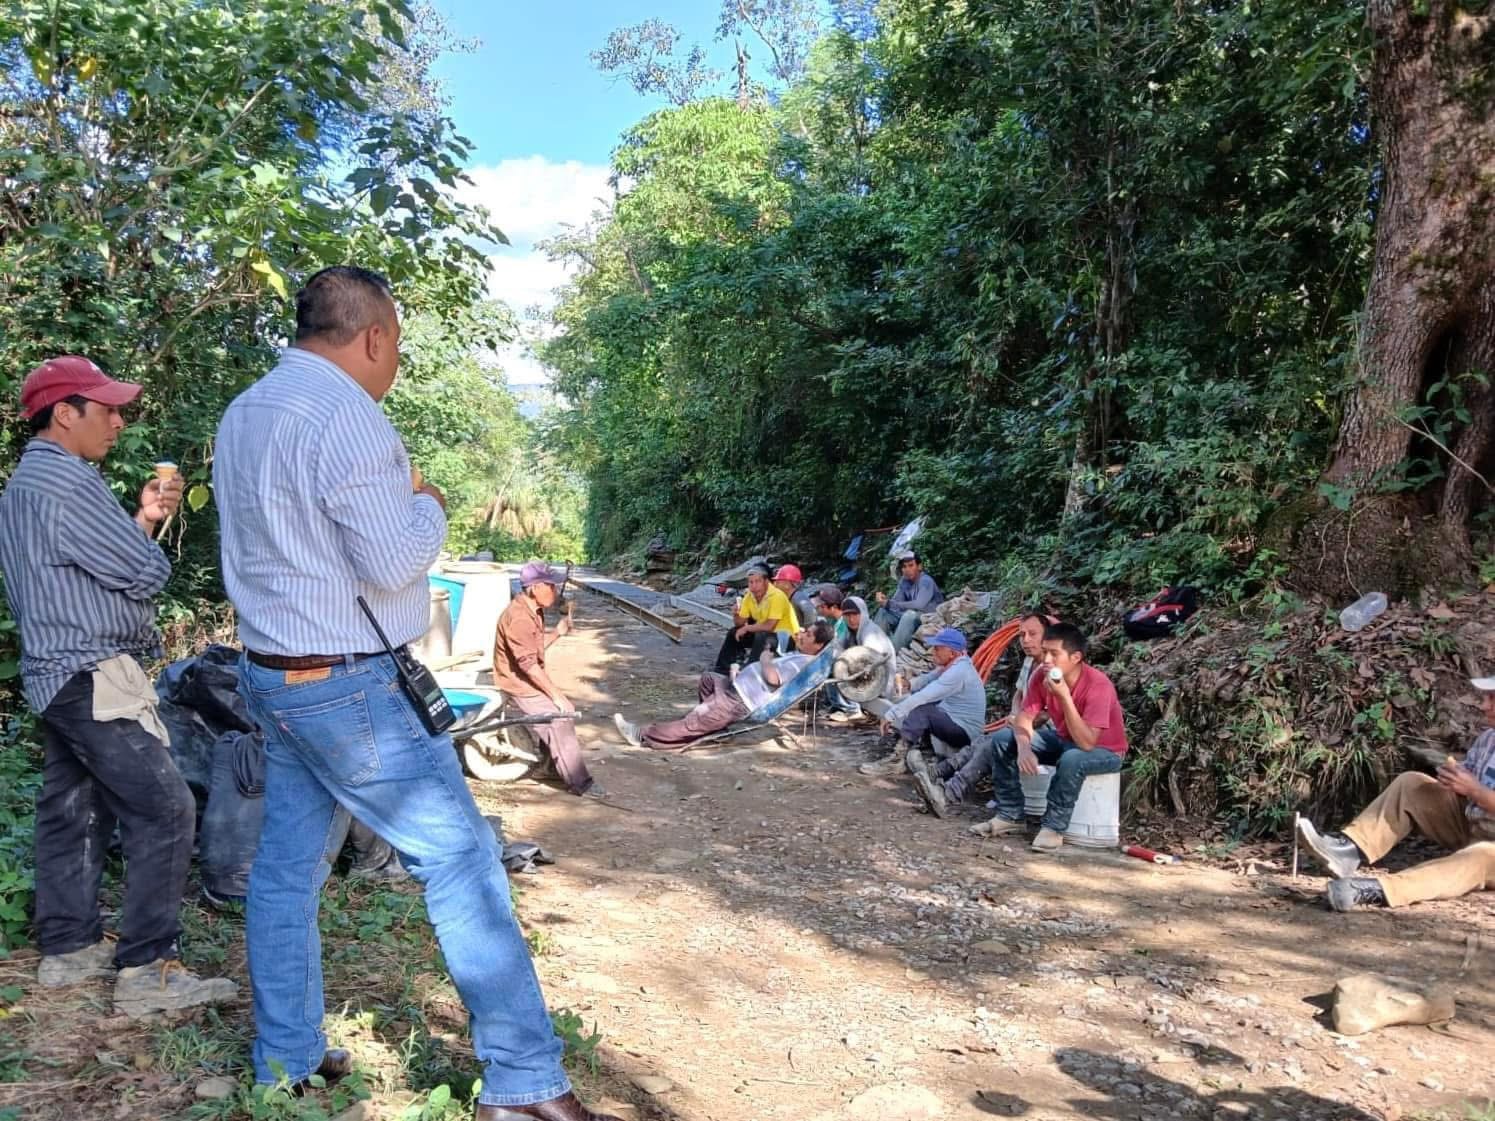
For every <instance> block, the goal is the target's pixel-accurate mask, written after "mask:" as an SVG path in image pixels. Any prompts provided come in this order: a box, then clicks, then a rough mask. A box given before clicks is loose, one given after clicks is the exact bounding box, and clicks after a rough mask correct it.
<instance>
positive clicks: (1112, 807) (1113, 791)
mask: <svg viewBox="0 0 1495 1121" xmlns="http://www.w3.org/2000/svg"><path fill="white" fill-rule="evenodd" d="M1098 750H1104V748H1101V749H1098ZM1064 839H1065V840H1066V841H1068V842H1069V843H1070V844H1072V845H1079V846H1080V847H1081V848H1089V849H1114V848H1116V847H1117V846H1118V845H1120V844H1121V772H1119V771H1118V772H1116V773H1115V774H1109V775H1090V776H1088V777H1087V778H1086V779H1085V782H1084V785H1082V786H1081V787H1080V796H1079V797H1078V798H1076V799H1075V812H1074V813H1073V814H1071V815H1070V819H1069V828H1068V829H1066V830H1065V831H1064Z"/></svg>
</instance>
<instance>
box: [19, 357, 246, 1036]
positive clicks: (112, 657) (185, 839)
mask: <svg viewBox="0 0 1495 1121" xmlns="http://www.w3.org/2000/svg"><path fill="white" fill-rule="evenodd" d="M139 395H140V386H138V385H134V384H132V383H130V382H120V381H115V380H114V379H113V378H110V377H109V376H108V375H106V374H105V373H104V372H103V371H102V370H100V369H99V368H98V366H96V365H94V363H93V362H91V361H89V360H88V359H87V358H82V357H79V356H77V355H65V356H62V357H58V358H53V359H51V360H49V361H47V362H43V363H42V364H41V365H40V366H38V367H37V368H36V369H34V370H32V371H31V372H30V373H29V374H27V375H26V380H25V381H24V382H22V383H21V402H20V404H21V415H22V416H23V417H25V418H26V419H27V420H28V421H29V425H30V430H31V439H30V441H29V442H28V443H27V444H26V446H25V447H24V448H23V449H22V451H21V456H20V460H19V462H17V464H16V466H15V470H14V471H13V472H12V473H11V476H10V481H9V482H8V483H7V484H6V486H5V493H4V494H3V495H0V568H3V569H4V573H5V594H6V597H7V598H8V599H9V600H10V609H11V614H12V615H13V616H14V617H15V619H16V622H17V623H18V624H19V626H20V632H21V635H20V637H21V686H22V691H23V692H24V694H25V697H26V702H27V704H29V705H30V706H31V709H32V711H33V712H35V713H36V714H37V716H38V717H40V722H39V723H40V732H41V736H42V743H43V745H44V747H43V752H44V755H43V761H42V785H41V790H40V791H39V792H38V794H37V796H36V829H35V835H36V916H35V929H36V943H37V948H38V949H39V950H40V951H41V963H40V965H39V967H38V969H37V980H38V981H39V982H40V983H41V984H42V985H47V986H54V985H71V984H77V983H79V982H83V981H91V980H94V979H104V980H112V981H113V982H114V1005H115V1010H116V1011H118V1012H123V1013H124V1014H125V1015H127V1016H144V1015H147V1014H149V1013H153V1012H162V1011H166V1010H168V1009H177V1008H187V1007H189V1006H193V1005H199V1004H212V1003H216V1002H218V1001H223V1000H231V999H232V998H233V997H234V996H235V995H236V994H237V992H238V987H237V986H236V985H235V984H234V983H233V982H232V981H229V980H226V979H224V978H211V979H209V978H199V977H197V976H196V975H195V974H193V973H191V972H189V971H188V970H187V969H186V968H184V967H183V966H182V963H181V961H180V954H179V950H178V940H179V939H180V936H181V931H182V923H181V907H182V893H183V891H184V890H185V889H186V886H187V870H188V865H189V864H191V862H192V840H193V832H194V827H195V820H196V805H195V803H194V802H193V798H192V791H191V790H190V789H189V788H188V786H187V783H186V781H185V780H184V779H183V778H182V775H181V772H180V771H178V770H177V767H176V764H175V763H174V762H173V761H172V757H171V752H170V750H169V747H168V740H167V731H166V726H165V724H164V723H163V721H162V720H161V716H160V713H159V711H158V708H157V699H156V691H155V688H154V687H153V686H152V684H151V681H150V678H148V677H147V676H146V673H145V668H144V667H145V662H146V660H147V659H148V658H151V657H154V656H157V655H159V654H160V652H161V649H160V648H161V637H160V635H159V634H158V633H157V631H156V623H155V620H156V603H155V599H156V596H157V594H159V593H160V591H161V589H162V588H163V587H165V585H166V581H167V580H168V579H169V578H170V576H171V564H170V562H168V561H167V559H166V554H165V553H164V552H162V550H161V547H160V546H159V545H158V544H156V542H155V540H154V537H155V535H156V532H157V530H158V529H159V528H160V526H161V523H162V522H163V521H165V520H166V519H167V518H168V517H170V516H171V514H172V512H173V511H175V510H176V508H177V504H178V503H179V502H180V501H181V496H182V482H181V477H180V475H177V474H176V473H175V471H173V472H172V473H171V477H170V478H165V479H163V478H159V477H158V478H154V479H151V480H150V481H149V482H148V483H146V484H145V489H144V490H142V491H141V493H140V504H139V506H138V508H137V509H136V511H135V513H134V515H133V516H132V515H130V514H128V513H126V512H125V510H124V508H123V507H122V506H121V505H120V503H119V500H118V499H117V498H115V496H114V492H113V491H111V490H110V489H109V484H108V483H107V482H105V481H104V477H103V476H102V475H101V474H100V473H99V469H98V466H97V464H99V463H100V462H101V461H102V460H103V459H104V457H105V456H107V455H108V454H109V452H110V450H111V449H112V448H113V447H114V444H115V441H116V440H118V439H119V436H120V433H121V432H122V431H123V430H124V427H125V421H124V417H123V415H122V413H121V409H123V408H124V407H125V406H126V405H128V404H130V403H131V402H133V401H134V400H135V399H136V397H138V396H139ZM116 823H117V824H118V826H119V831H120V837H121V839H122V842H123V846H124V853H125V885H124V907H123V909H122V912H121V914H120V922H119V940H118V941H117V942H114V941H110V940H109V939H108V938H106V937H105V934H104V922H103V917H102V913H101V912H100V910H99V887H100V885H101V882H102V880H103V875H104V863H105V859H106V856H107V854H108V850H109V839H110V837H112V836H113V835H114V829H115V825H116Z"/></svg>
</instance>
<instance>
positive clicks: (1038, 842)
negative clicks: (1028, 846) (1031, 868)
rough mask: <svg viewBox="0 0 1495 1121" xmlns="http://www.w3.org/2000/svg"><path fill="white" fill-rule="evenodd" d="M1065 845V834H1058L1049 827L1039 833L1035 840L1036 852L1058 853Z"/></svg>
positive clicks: (1034, 847) (1034, 848) (1034, 849)
mask: <svg viewBox="0 0 1495 1121" xmlns="http://www.w3.org/2000/svg"><path fill="white" fill-rule="evenodd" d="M1063 845H1064V834H1063V833H1057V832H1055V831H1054V830H1052V829H1049V828H1048V827H1047V826H1045V827H1044V828H1042V829H1040V830H1039V831H1038V836H1036V837H1034V838H1033V851H1034V852H1058V851H1059V849H1060V848H1062V847H1063Z"/></svg>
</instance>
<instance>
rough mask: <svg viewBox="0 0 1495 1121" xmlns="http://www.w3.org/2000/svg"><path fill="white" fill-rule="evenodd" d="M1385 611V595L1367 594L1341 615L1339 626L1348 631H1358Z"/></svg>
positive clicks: (1379, 593)
mask: <svg viewBox="0 0 1495 1121" xmlns="http://www.w3.org/2000/svg"><path fill="white" fill-rule="evenodd" d="M1385 610H1386V596H1385V593H1383V592H1366V593H1365V594H1364V595H1363V596H1361V597H1360V598H1359V599H1357V600H1356V601H1355V602H1354V603H1352V604H1350V605H1349V606H1348V607H1346V608H1345V609H1344V610H1343V611H1341V612H1340V613H1339V625H1340V626H1341V627H1343V628H1344V629H1345V630H1347V631H1358V630H1359V629H1360V628H1361V627H1363V626H1365V624H1366V623H1368V622H1370V621H1371V620H1372V619H1374V618H1375V617H1376V616H1377V615H1379V614H1380V613H1381V612H1383V611H1385Z"/></svg>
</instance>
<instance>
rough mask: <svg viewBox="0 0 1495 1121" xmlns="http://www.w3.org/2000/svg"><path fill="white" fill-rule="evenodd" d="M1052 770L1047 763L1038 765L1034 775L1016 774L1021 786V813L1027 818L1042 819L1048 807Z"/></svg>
mask: <svg viewBox="0 0 1495 1121" xmlns="http://www.w3.org/2000/svg"><path fill="white" fill-rule="evenodd" d="M1053 778H1054V768H1053V767H1050V766H1049V765H1048V764H1047V763H1040V764H1038V773H1037V774H1036V775H1025V774H1023V773H1022V772H1018V781H1019V782H1021V783H1022V784H1023V812H1024V813H1026V814H1027V815H1028V816H1029V817H1042V816H1043V813H1044V811H1045V810H1046V809H1048V807H1049V783H1050V782H1052V781H1053Z"/></svg>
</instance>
